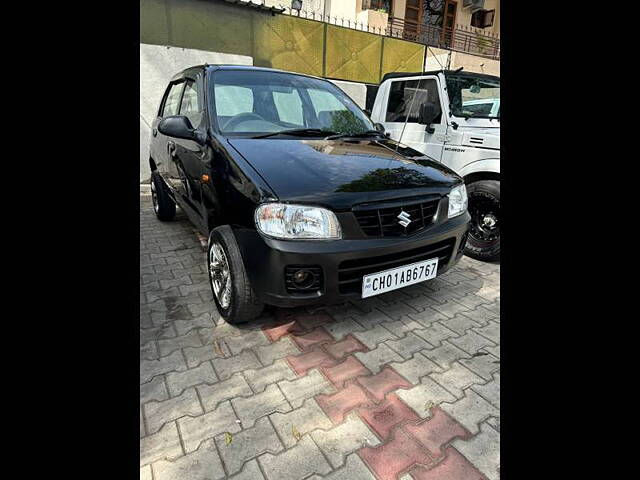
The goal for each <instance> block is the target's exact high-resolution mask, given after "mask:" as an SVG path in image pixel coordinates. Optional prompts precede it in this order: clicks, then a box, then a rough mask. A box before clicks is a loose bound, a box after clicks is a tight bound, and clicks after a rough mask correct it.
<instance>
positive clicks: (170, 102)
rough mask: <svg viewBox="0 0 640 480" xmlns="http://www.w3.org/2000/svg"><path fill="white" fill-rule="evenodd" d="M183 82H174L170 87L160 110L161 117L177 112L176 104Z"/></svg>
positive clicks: (177, 104)
mask: <svg viewBox="0 0 640 480" xmlns="http://www.w3.org/2000/svg"><path fill="white" fill-rule="evenodd" d="M183 86H184V84H183V83H176V84H174V85H172V86H171V87H170V90H169V94H168V95H167V97H166V100H165V101H164V108H163V111H162V112H160V116H161V117H168V116H170V115H177V114H178V106H179V103H178V102H179V101H180V93H181V92H182V87H183Z"/></svg>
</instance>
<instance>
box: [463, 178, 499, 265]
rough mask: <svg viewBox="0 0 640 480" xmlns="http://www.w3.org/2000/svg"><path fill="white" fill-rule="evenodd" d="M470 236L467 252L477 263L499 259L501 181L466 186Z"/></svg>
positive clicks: (483, 181) (482, 181)
mask: <svg viewBox="0 0 640 480" xmlns="http://www.w3.org/2000/svg"><path fill="white" fill-rule="evenodd" d="M467 194H468V196H469V214H470V215H471V223H470V225H469V237H468V239H467V245H466V247H465V249H464V253H465V254H466V255H468V256H470V257H472V258H475V259H477V260H483V261H485V262H494V261H496V260H499V259H500V182H499V181H497V180H478V181H477V182H473V183H470V184H468V185H467Z"/></svg>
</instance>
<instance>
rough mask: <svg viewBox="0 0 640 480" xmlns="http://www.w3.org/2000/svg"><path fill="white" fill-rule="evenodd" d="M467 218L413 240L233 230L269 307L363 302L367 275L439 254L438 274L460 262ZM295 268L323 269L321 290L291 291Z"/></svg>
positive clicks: (255, 286)
mask: <svg viewBox="0 0 640 480" xmlns="http://www.w3.org/2000/svg"><path fill="white" fill-rule="evenodd" d="M469 220H470V217H469V214H468V213H464V214H463V215H460V216H458V217H455V218H453V219H451V220H448V221H446V222H443V223H440V224H437V225H433V226H432V227H430V228H427V229H426V230H424V231H422V232H420V233H417V234H415V235H412V236H407V237H386V238H364V239H353V240H335V241H310V240H309V241H291V240H274V239H270V238H265V237H263V236H262V235H260V234H259V233H258V232H257V231H256V230H251V229H246V228H235V229H234V233H235V235H236V239H237V241H238V246H239V247H240V251H241V252H242V258H243V260H244V264H245V269H246V271H247V274H248V275H249V279H250V281H251V285H252V287H253V289H254V292H255V293H256V295H257V296H258V297H259V298H260V300H261V301H263V302H264V303H266V304H269V305H276V306H279V307H295V306H302V305H313V304H335V303H340V302H344V301H346V300H348V299H349V298H360V297H361V288H362V276H363V275H367V274H369V273H375V272H380V271H383V270H387V269H390V268H394V267H399V266H402V265H408V264H410V263H415V262H418V261H421V260H427V259H430V258H434V257H436V256H437V257H439V259H440V260H439V263H438V275H440V274H442V273H444V272H445V271H446V270H448V269H449V268H451V267H452V266H453V265H455V264H456V263H457V262H458V260H460V257H461V256H462V251H463V249H464V240H466V235H467V229H468V222H469ZM292 265H296V266H310V267H320V268H321V271H322V282H321V287H320V289H319V290H318V291H316V292H312V293H289V292H288V291H287V287H286V284H285V269H286V267H287V266H292Z"/></svg>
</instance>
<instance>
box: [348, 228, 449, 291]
mask: <svg viewBox="0 0 640 480" xmlns="http://www.w3.org/2000/svg"><path fill="white" fill-rule="evenodd" d="M455 243H456V240H455V238H450V239H448V240H443V241H442V242H438V243H434V244H432V245H426V246H424V247H419V248H413V249H411V250H406V251H404V252H399V253H390V254H388V255H381V256H378V257H369V258H358V259H354V260H345V261H344V262H342V263H340V265H339V266H338V289H339V291H340V293H341V294H349V293H360V292H362V277H363V276H364V275H368V274H370V273H376V272H382V271H384V270H389V269H390V268H395V267H401V266H402V265H409V264H411V263H415V262H420V261H422V260H429V259H430V258H434V257H438V270H440V269H441V268H442V267H444V266H445V265H446V264H447V262H449V259H450V258H451V254H452V253H453V247H454V245H455Z"/></svg>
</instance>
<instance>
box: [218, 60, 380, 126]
mask: <svg viewBox="0 0 640 480" xmlns="http://www.w3.org/2000/svg"><path fill="white" fill-rule="evenodd" d="M211 84H212V85H213V95H211V97H212V98H213V100H214V102H215V113H216V118H217V124H218V128H219V130H220V132H221V133H222V134H223V135H226V136H242V137H247V136H248V137H254V136H260V135H266V134H273V135H269V138H277V137H278V132H286V131H288V130H291V131H292V132H291V135H293V134H296V135H300V134H306V135H310V136H314V135H315V136H320V137H324V136H328V135H333V134H356V135H357V134H363V133H365V132H368V131H372V130H373V129H374V126H373V124H372V122H371V120H369V119H368V118H367V116H366V115H365V114H364V112H363V111H362V110H360V108H358V106H357V105H356V104H355V103H354V102H353V101H352V100H351V99H350V98H349V97H348V96H347V95H346V94H345V93H344V92H342V90H340V89H339V88H338V87H336V86H335V85H333V84H332V83H330V82H328V81H324V80H320V79H315V78H311V77H305V76H301V75H293V74H288V73H278V72H265V71H248V70H219V71H217V72H215V73H214V74H213V81H212V82H211ZM294 131H296V132H294ZM283 135H285V136H286V135H287V134H286V133H283Z"/></svg>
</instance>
